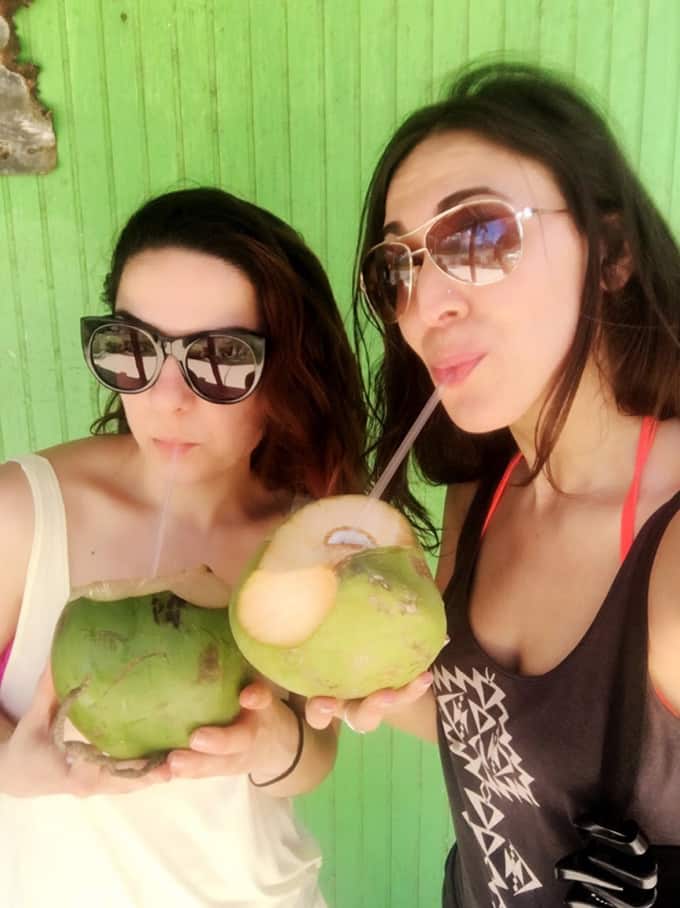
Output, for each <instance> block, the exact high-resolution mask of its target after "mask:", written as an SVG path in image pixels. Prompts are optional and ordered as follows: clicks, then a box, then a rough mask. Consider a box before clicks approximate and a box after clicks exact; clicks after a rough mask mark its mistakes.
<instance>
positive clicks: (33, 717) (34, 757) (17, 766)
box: [0, 666, 170, 797]
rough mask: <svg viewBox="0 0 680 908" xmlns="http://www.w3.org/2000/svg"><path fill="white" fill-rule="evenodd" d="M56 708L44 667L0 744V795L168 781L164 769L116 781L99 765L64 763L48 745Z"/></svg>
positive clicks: (119, 788) (122, 788) (118, 790)
mask: <svg viewBox="0 0 680 908" xmlns="http://www.w3.org/2000/svg"><path fill="white" fill-rule="evenodd" d="M58 708H59V703H58V701H57V697H56V694H55V691H54V685H53V683H52V672H51V669H50V667H49V666H48V667H47V669H46V670H45V671H44V672H43V675H42V677H41V679H40V682H39V684H38V687H37V689H36V693H35V696H34V698H33V702H32V703H31V706H30V708H29V709H28V711H27V712H26V714H25V715H24V716H23V717H22V718H21V719H20V720H19V722H18V724H17V726H16V728H15V729H14V732H13V733H12V735H11V736H10V737H9V738H8V739H7V740H6V741H4V742H3V743H2V745H0V791H2V792H3V793H5V794H9V795H13V796H14V797H37V796H40V795H51V794H70V795H75V796H76V797H87V796H90V795H97V794H125V793H127V792H130V791H138V790H140V789H142V788H147V787H148V786H149V785H154V784H157V783H159V782H167V781H168V780H169V779H170V771H169V769H168V766H167V765H166V764H162V765H161V766H158V767H157V768H156V769H153V770H151V772H149V773H148V774H147V775H145V776H143V777H142V778H139V779H123V778H116V777H114V776H112V775H111V773H110V772H109V771H108V770H107V769H106V768H105V767H101V766H97V765H95V764H93V763H86V762H81V761H77V762H74V763H71V764H70V763H69V761H68V759H67V758H66V756H65V755H64V754H63V753H62V752H61V751H60V750H58V748H57V747H56V746H55V745H54V743H53V742H52V736H51V730H52V729H51V726H52V722H53V721H54V717H55V715H56V712H57V710H58Z"/></svg>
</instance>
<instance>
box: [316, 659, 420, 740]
mask: <svg viewBox="0 0 680 908" xmlns="http://www.w3.org/2000/svg"><path fill="white" fill-rule="evenodd" d="M431 684H432V673H431V672H429V671H428V672H423V673H422V674H420V675H418V677H417V678H415V679H414V680H413V681H411V682H410V683H409V684H406V685H404V687H401V688H399V689H397V690H395V689H392V688H385V689H384V690H378V691H375V692H374V693H372V694H369V695H368V697H364V698H363V699H356V700H334V699H332V698H330V697H313V698H312V699H310V700H308V701H307V721H308V723H309V724H310V725H311V726H312V727H313V728H325V727H326V726H327V725H328V724H329V723H330V722H331V720H332V719H333V718H338V719H342V720H343V722H344V723H345V725H347V726H348V727H349V728H350V729H351V730H352V731H356V732H359V733H361V734H363V733H365V732H368V731H375V729H376V728H378V726H379V725H381V723H382V722H383V720H384V719H387V720H388V721H389V719H390V716H391V715H392V716H393V715H398V713H399V712H400V711H401V710H403V709H404V708H405V707H408V706H410V705H411V704H412V703H415V702H416V701H417V700H419V699H420V698H421V697H422V696H423V694H424V693H425V692H426V691H427V690H428V689H429V687H430V685H431Z"/></svg>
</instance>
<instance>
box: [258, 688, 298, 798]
mask: <svg viewBox="0 0 680 908" xmlns="http://www.w3.org/2000/svg"><path fill="white" fill-rule="evenodd" d="M281 703H285V705H286V706H287V707H288V709H289V710H290V711H291V712H292V713H293V715H294V716H295V718H296V719H297V724H298V746H297V751H296V752H295V756H294V757H293V762H292V763H291V764H290V766H289V767H288V769H285V770H284V771H283V772H282V773H281V774H280V775H278V776H276V777H275V778H273V779H269V780H268V781H267V782H256V781H255V780H254V779H253V777H252V775H251V774H250V773H248V779H249V781H250V784H251V785H254V786H255V788H266V786H267V785H274V783H275V782H280V781H281V780H282V779H285V778H286V776H289V775H290V774H291V773H292V772H293V770H294V769H295V767H296V766H297V765H298V763H299V762H300V757H301V756H302V748H303V747H304V743H305V723H304V720H303V718H302V716H301V715H300V714H299V713H297V712H296V711H295V710H294V709H293V707H292V706H291V705H290V703H288V702H287V701H286V700H281Z"/></svg>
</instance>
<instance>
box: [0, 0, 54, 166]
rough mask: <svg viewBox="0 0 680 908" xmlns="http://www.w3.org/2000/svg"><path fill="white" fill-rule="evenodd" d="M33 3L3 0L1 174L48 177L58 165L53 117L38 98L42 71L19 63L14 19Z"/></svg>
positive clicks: (0, 9)
mask: <svg viewBox="0 0 680 908" xmlns="http://www.w3.org/2000/svg"><path fill="white" fill-rule="evenodd" d="M31 2H32V0H0V174H9V173H47V172H48V171H50V170H53V169H54V167H55V166H56V163H57V146H56V139H55V136H54V129H53V128H52V115H51V113H50V112H49V111H48V110H46V109H45V108H44V107H43V106H42V105H41V104H40V102H39V101H38V99H37V97H36V82H37V76H38V68H37V66H35V65H34V64H32V63H18V62H17V56H18V53H19V39H18V37H17V33H16V29H15V27H14V21H13V16H14V13H15V12H16V11H17V9H18V8H19V7H20V6H28V5H29V4H30V3H31Z"/></svg>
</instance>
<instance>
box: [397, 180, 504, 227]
mask: <svg viewBox="0 0 680 908" xmlns="http://www.w3.org/2000/svg"><path fill="white" fill-rule="evenodd" d="M475 195H498V193H497V192H496V191H495V190H493V189H491V187H490V186H471V187H469V188H468V189H459V190H458V191H457V192H452V193H450V195H447V196H444V198H443V199H441V200H440V201H439V202H438V203H437V208H436V211H435V215H437V214H441V213H442V211H446V210H447V208H453V206H454V205H457V204H458V203H459V202H463V201H464V200H465V199H469V198H470V197H471V196H475ZM388 233H394V234H395V235H396V236H400V235H401V234H403V233H406V230H405V228H404V225H403V224H402V222H401V221H390V222H389V224H385V226H384V227H383V229H382V235H383V236H386V235H387V234H388Z"/></svg>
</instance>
